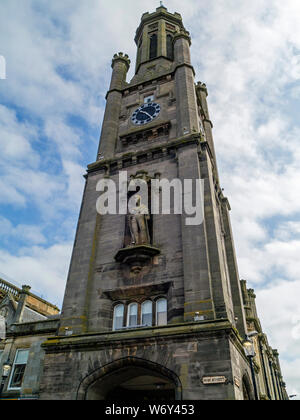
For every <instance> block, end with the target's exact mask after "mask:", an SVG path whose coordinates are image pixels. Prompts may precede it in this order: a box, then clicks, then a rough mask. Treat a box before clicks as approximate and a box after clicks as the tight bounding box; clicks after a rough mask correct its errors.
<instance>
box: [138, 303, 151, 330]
mask: <svg viewBox="0 0 300 420" xmlns="http://www.w3.org/2000/svg"><path fill="white" fill-rule="evenodd" d="M147 303H148V304H150V305H151V312H147V313H146V314H145V315H151V324H150V325H146V324H144V323H143V315H144V313H143V308H144V307H145V305H146V304H147ZM141 326H143V327H153V302H152V300H150V299H147V300H145V301H144V302H143V303H142V304H141Z"/></svg>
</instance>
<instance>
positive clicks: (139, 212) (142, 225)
mask: <svg viewBox="0 0 300 420" xmlns="http://www.w3.org/2000/svg"><path fill="white" fill-rule="evenodd" d="M136 198H137V202H136V207H135V208H134V209H132V211H131V213H130V214H129V215H128V216H127V221H128V226H129V231H130V238H131V244H130V245H131V246H132V245H149V244H150V234H149V222H150V219H151V218H150V215H149V209H148V207H147V206H146V205H145V204H143V203H142V197H141V196H140V195H137V196H136Z"/></svg>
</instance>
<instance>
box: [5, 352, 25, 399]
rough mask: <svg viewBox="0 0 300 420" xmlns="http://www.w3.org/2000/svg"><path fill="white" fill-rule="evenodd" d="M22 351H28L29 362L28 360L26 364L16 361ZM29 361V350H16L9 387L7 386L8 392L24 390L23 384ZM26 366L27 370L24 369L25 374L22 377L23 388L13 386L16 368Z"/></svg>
mask: <svg viewBox="0 0 300 420" xmlns="http://www.w3.org/2000/svg"><path fill="white" fill-rule="evenodd" d="M21 351H27V353H28V355H27V360H26V363H25V364H24V363H16V360H17V358H18V354H19V353H20V352H21ZM28 359H29V348H24V349H17V350H16V354H15V358H14V363H13V365H12V369H11V373H10V377H9V383H8V386H7V390H8V391H19V390H20V389H21V388H22V384H23V380H24V376H25V371H26V366H27V364H28ZM24 365H25V368H24V373H23V376H22V382H21V386H20V387H14V386H11V383H12V380H13V377H14V374H15V370H16V366H24Z"/></svg>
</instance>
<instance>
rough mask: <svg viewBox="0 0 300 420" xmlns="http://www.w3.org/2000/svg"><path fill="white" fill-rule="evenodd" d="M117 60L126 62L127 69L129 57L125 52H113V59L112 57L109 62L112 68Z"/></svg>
mask: <svg viewBox="0 0 300 420" xmlns="http://www.w3.org/2000/svg"><path fill="white" fill-rule="evenodd" d="M117 61H121V62H124V63H125V64H126V67H127V71H128V70H129V68H130V63H131V62H130V59H129V57H128V55H127V54H124V53H122V52H119V53H118V54H115V55H114V57H113V59H112V64H111V66H112V68H114V65H115V63H116V62H117Z"/></svg>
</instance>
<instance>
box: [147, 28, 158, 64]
mask: <svg viewBox="0 0 300 420" xmlns="http://www.w3.org/2000/svg"><path fill="white" fill-rule="evenodd" d="M156 57H157V34H153V35H151V37H150V55H149V59H150V60H153V59H154V58H156Z"/></svg>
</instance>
